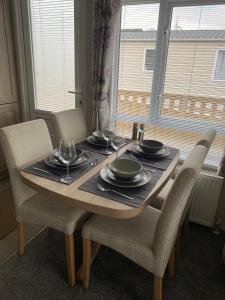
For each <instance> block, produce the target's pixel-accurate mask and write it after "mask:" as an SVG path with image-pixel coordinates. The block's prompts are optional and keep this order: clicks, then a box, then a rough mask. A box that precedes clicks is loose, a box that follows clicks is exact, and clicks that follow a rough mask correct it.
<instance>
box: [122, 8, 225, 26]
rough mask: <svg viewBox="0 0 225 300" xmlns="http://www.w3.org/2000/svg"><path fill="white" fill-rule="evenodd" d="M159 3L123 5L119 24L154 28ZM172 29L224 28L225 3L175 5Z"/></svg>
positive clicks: (156, 21)
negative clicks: (191, 5) (189, 5)
mask: <svg viewBox="0 0 225 300" xmlns="http://www.w3.org/2000/svg"><path fill="white" fill-rule="evenodd" d="M158 14H159V4H141V5H140V4H139V5H125V6H123V11H122V22H121V26H122V28H123V29H125V28H126V29H127V28H130V29H131V28H142V29H143V30H152V29H154V30H156V29H157V23H158ZM171 28H172V29H175V28H177V29H182V30H188V29H189V30H198V29H200V30H201V29H204V30H206V29H208V30H212V29H222V30H225V5H224V4H221V5H202V6H194V7H188V6H186V7H175V8H174V9H173V16H172V23H171Z"/></svg>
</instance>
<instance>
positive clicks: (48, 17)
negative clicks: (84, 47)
mask: <svg viewBox="0 0 225 300" xmlns="http://www.w3.org/2000/svg"><path fill="white" fill-rule="evenodd" d="M76 2H77V1H74V0H45V1H41V0H29V1H28V4H29V19H30V20H29V21H30V37H31V48H32V65H33V66H32V69H33V85H34V102H35V109H38V110H44V111H60V110H65V109H71V108H75V95H74V92H75V69H74V64H75V60H74V56H75V43H74V34H75V30H74V25H75V24H76V22H75V18H74V15H75V14H74V12H75V11H76V9H77V4H76ZM71 92H72V93H71Z"/></svg>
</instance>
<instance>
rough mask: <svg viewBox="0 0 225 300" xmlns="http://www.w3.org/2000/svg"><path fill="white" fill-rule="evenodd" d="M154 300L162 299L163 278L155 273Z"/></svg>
mask: <svg viewBox="0 0 225 300" xmlns="http://www.w3.org/2000/svg"><path fill="white" fill-rule="evenodd" d="M154 300H162V278H161V277H158V276H156V275H154Z"/></svg>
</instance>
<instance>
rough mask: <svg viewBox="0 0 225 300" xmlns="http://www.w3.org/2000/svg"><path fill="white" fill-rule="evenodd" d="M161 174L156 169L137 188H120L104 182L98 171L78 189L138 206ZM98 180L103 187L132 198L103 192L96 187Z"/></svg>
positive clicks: (160, 171) (161, 172)
mask: <svg viewBox="0 0 225 300" xmlns="http://www.w3.org/2000/svg"><path fill="white" fill-rule="evenodd" d="M162 174H163V170H159V169H157V170H156V173H151V180H150V182H149V183H147V184H146V185H145V186H142V187H138V188H120V187H114V186H111V185H109V184H107V183H106V182H104V181H103V180H102V179H101V178H100V176H99V173H98V174H97V175H96V174H95V175H94V176H92V177H91V178H90V179H89V180H87V181H86V182H85V183H83V184H82V185H81V186H80V187H79V189H81V190H83V191H86V192H90V193H94V194H96V195H99V196H103V197H106V198H109V199H111V200H115V201H117V202H121V203H124V204H128V205H130V206H134V207H140V206H142V204H143V203H144V201H145V199H146V197H147V196H148V194H149V193H150V192H151V190H152V189H153V188H154V186H155V184H156V183H157V181H158V180H159V179H160V177H161V176H162ZM98 182H99V183H101V184H102V185H104V186H105V187H108V188H111V189H114V190H116V191H118V192H121V193H123V194H126V195H127V196H130V197H132V198H133V200H130V199H127V198H125V197H122V196H119V195H117V194H115V193H113V192H103V191H101V190H100V189H99V188H98V187H97V183H98Z"/></svg>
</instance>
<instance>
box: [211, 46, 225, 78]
mask: <svg viewBox="0 0 225 300" xmlns="http://www.w3.org/2000/svg"><path fill="white" fill-rule="evenodd" d="M220 51H224V54H225V48H217V49H216V55H215V59H214V65H213V73H212V80H213V81H215V82H217V81H219V82H220V81H225V79H215V75H216V66H217V61H218V57H219V52H220Z"/></svg>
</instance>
